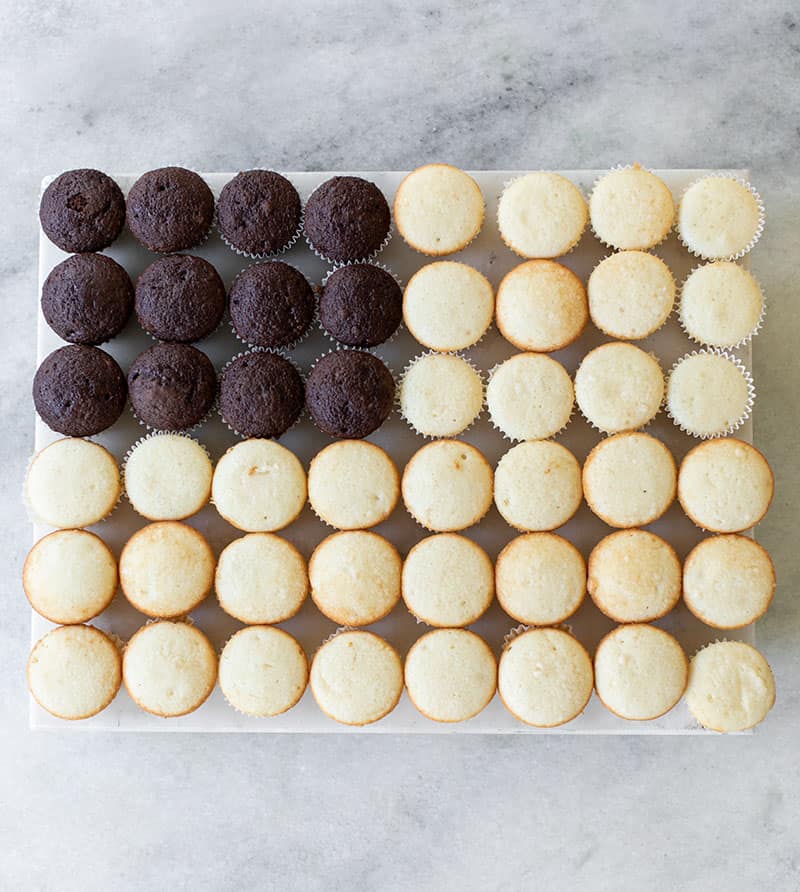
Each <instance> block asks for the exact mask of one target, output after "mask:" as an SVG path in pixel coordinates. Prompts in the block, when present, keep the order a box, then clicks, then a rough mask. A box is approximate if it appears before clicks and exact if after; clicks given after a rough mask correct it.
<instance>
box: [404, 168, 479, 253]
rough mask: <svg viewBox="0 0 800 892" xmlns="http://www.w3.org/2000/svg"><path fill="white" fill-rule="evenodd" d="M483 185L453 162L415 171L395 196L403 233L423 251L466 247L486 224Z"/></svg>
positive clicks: (455, 249)
mask: <svg viewBox="0 0 800 892" xmlns="http://www.w3.org/2000/svg"><path fill="white" fill-rule="evenodd" d="M484 213H485V208H484V201H483V194H482V193H481V189H480V186H479V185H478V184H477V183H476V182H475V180H473V179H472V177H471V176H470V175H469V174H467V173H464V171H463V170H459V169H458V168H457V167H452V166H451V165H450V164H426V165H425V166H424V167H418V168H417V169H416V170H413V171H411V173H410V174H408V176H406V178H405V179H404V180H403V182H402V183H400V185H399V187H398V189H397V193H396V195H395V198H394V219H395V223H396V224H397V229H398V230H399V232H400V235H402V236H403V238H404V239H405V240H406V242H407V243H408V244H409V245H410V246H411V247H412V248H413V249H414V250H415V251H419V252H420V253H421V254H429V255H431V256H434V257H440V256H442V255H443V254H452V253H453V252H455V251H460V250H461V249H462V248H465V247H466V246H467V245H468V244H469V243H470V242H471V241H472V240H473V239H474V238H475V236H477V234H478V233H479V232H480V231H481V227H482V226H483V218H484Z"/></svg>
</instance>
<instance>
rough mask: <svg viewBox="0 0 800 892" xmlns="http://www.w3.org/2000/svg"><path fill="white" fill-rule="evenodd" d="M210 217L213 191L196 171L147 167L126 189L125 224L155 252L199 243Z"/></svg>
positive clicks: (169, 250) (212, 209)
mask: <svg viewBox="0 0 800 892" xmlns="http://www.w3.org/2000/svg"><path fill="white" fill-rule="evenodd" d="M213 220H214V195H213V194H212V192H211V190H210V189H209V188H208V185H207V183H206V181H205V180H204V179H203V178H202V177H201V176H200V175H199V174H196V173H194V171H191V170H186V168H184V167H161V168H159V169H158V170H150V171H148V172H147V173H145V174H142V176H140V177H139V179H138V180H136V182H135V183H134V184H133V186H131V190H130V192H129V193H128V211H127V221H128V228H129V229H130V231H131V233H132V234H133V237H134V238H135V239H136V240H137V241H138V242H139V243H140V244H142V245H144V247H145V248H148V249H149V250H150V251H155V252H156V253H158V254H171V253H172V252H173V251H186V250H188V249H189V248H194V247H196V246H197V245H199V244H201V243H202V242H204V241H205V240H206V238H207V237H208V233H209V230H210V229H211V223H212V222H213Z"/></svg>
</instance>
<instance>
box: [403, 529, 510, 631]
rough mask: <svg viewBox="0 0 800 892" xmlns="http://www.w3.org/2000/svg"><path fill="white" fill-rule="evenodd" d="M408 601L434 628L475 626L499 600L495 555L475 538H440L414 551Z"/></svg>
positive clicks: (408, 564) (407, 569) (406, 566)
mask: <svg viewBox="0 0 800 892" xmlns="http://www.w3.org/2000/svg"><path fill="white" fill-rule="evenodd" d="M401 587H402V595H403V601H405V604H406V607H408V609H409V610H410V611H411V613H413V614H414V616H415V617H416V618H417V619H418V620H421V621H422V622H424V623H427V624H428V625H429V626H442V627H450V628H455V627H460V626H468V625H470V623H473V622H475V620H477V619H478V618H479V617H481V616H483V614H484V613H485V612H486V610H487V609H488V607H489V605H490V604H491V602H492V598H493V597H494V568H493V567H492V562H491V560H490V558H489V555H487V554H486V552H485V551H484V550H483V549H482V548H481V547H480V545H478V544H477V543H476V542H473V541H472V540H471V539H467V538H466V537H464V536H459V535H458V534H456V533H439V534H438V535H436V536H428V537H427V538H426V539H422V540H421V541H419V542H417V544H416V545H415V546H414V547H413V548H412V549H411V551H409V553H408V554H407V555H406V559H405V561H404V562H403V573H402V577H401Z"/></svg>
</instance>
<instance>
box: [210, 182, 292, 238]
mask: <svg viewBox="0 0 800 892" xmlns="http://www.w3.org/2000/svg"><path fill="white" fill-rule="evenodd" d="M300 211H301V206H300V196H299V195H298V194H297V189H295V187H294V186H293V185H292V184H291V183H290V182H289V180H287V179H286V177H282V176H281V175H280V174H279V173H275V172H274V171H272V170H245V171H243V172H242V173H238V174H236V176H235V177H234V178H233V179H232V180H231V181H230V182H228V183H226V184H225V186H224V187H223V189H222V192H221V193H220V196H219V201H218V202H217V225H218V226H219V231H220V233H221V234H222V237H223V238H224V239H225V240H226V241H227V242H228V243H229V244H230V245H231V247H233V248H235V249H236V250H237V251H241V252H243V253H244V254H254V255H257V256H265V255H267V254H275V253H276V252H277V251H280V250H281V249H282V248H285V247H286V246H287V245H288V244H289V242H291V240H292V239H293V238H294V236H295V235H296V233H297V230H298V228H299V226H300Z"/></svg>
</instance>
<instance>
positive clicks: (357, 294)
mask: <svg viewBox="0 0 800 892" xmlns="http://www.w3.org/2000/svg"><path fill="white" fill-rule="evenodd" d="M319 318H320V321H321V322H322V325H323V327H324V328H325V330H326V331H327V332H328V333H329V334H331V335H332V336H333V337H334V338H336V340H337V341H339V342H341V343H342V344H346V345H347V346H348V347H375V346H376V345H378V344H382V343H383V342H384V341H385V340H387V339H388V338H390V337H391V336H392V335H393V334H394V333H395V331H396V330H397V326H398V325H399V324H400V321H401V320H402V318H403V292H402V291H401V289H400V286H399V285H398V284H397V282H396V281H395V280H394V278H393V277H392V275H391V274H390V273H387V272H386V270H383V269H381V268H380V267H379V266H372V265H370V264H368V263H355V264H351V265H350V266H343V267H341V268H340V269H337V270H336V271H335V272H333V273H332V274H331V275H330V277H329V278H328V281H327V282H326V283H325V287H324V288H323V289H322V293H321V295H320V299H319Z"/></svg>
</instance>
